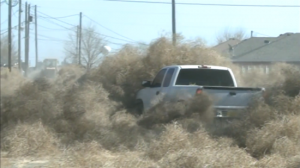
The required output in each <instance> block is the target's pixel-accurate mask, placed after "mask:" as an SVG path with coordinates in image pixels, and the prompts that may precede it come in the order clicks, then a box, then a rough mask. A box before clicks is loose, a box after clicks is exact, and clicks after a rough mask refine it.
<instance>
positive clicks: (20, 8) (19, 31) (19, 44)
mask: <svg viewBox="0 0 300 168" xmlns="http://www.w3.org/2000/svg"><path fill="white" fill-rule="evenodd" d="M21 17H22V0H19V30H18V68H19V71H21V31H22V30H21V29H22V27H21Z"/></svg>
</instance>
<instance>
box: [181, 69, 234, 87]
mask: <svg viewBox="0 0 300 168" xmlns="http://www.w3.org/2000/svg"><path fill="white" fill-rule="evenodd" d="M176 85H201V86H234V83H233V79H232V76H231V74H230V72H229V71H227V70H217V69H181V70H180V72H179V75H178V77H177V81H176Z"/></svg>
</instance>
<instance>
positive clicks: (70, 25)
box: [38, 12, 74, 26]
mask: <svg viewBox="0 0 300 168" xmlns="http://www.w3.org/2000/svg"><path fill="white" fill-rule="evenodd" d="M38 13H40V14H42V15H45V16H47V17H49V18H51V19H55V20H57V21H60V22H62V23H65V24H68V25H70V26H74V25H72V24H70V23H67V22H65V21H61V20H59V19H57V18H55V17H52V16H49V15H47V14H45V13H43V12H38ZM40 17H41V16H40ZM41 18H44V17H41Z"/></svg>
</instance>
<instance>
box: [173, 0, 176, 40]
mask: <svg viewBox="0 0 300 168" xmlns="http://www.w3.org/2000/svg"><path fill="white" fill-rule="evenodd" d="M172 32H173V45H176V12H175V0H172Z"/></svg>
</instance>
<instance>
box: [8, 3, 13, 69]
mask: <svg viewBox="0 0 300 168" xmlns="http://www.w3.org/2000/svg"><path fill="white" fill-rule="evenodd" d="M11 8H12V7H11V0H9V3H8V69H9V72H11Z"/></svg>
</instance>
